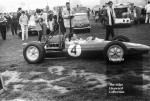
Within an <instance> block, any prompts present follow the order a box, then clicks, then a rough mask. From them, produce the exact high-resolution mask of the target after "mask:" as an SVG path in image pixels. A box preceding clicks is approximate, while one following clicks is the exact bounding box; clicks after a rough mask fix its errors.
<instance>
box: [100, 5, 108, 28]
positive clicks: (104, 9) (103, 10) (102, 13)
mask: <svg viewBox="0 0 150 101" xmlns="http://www.w3.org/2000/svg"><path fill="white" fill-rule="evenodd" d="M107 7H108V3H106V4H105V6H103V8H102V11H101V15H102V19H101V23H102V26H103V28H105V27H106V22H105V19H104V12H106V10H107Z"/></svg>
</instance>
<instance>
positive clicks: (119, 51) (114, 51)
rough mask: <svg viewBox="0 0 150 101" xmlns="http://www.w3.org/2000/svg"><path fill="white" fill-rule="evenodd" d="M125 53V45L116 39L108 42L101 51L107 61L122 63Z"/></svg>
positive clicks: (126, 51)
mask: <svg viewBox="0 0 150 101" xmlns="http://www.w3.org/2000/svg"><path fill="white" fill-rule="evenodd" d="M127 54H128V50H127V47H126V46H125V45H124V44H123V43H121V42H118V41H112V42H110V43H108V44H107V45H106V46H105V48H104V51H103V55H104V58H105V60H106V61H107V62H108V63H122V62H124V60H125V56H126V55H127Z"/></svg>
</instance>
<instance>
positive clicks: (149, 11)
mask: <svg viewBox="0 0 150 101" xmlns="http://www.w3.org/2000/svg"><path fill="white" fill-rule="evenodd" d="M145 9H146V19H145V23H147V22H148V20H149V23H150V1H148V4H147V5H146V6H145Z"/></svg>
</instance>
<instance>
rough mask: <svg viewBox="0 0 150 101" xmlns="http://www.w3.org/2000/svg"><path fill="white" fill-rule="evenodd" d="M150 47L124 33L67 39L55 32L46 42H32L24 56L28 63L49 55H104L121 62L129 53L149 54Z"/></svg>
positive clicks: (115, 61) (113, 61) (26, 46)
mask: <svg viewBox="0 0 150 101" xmlns="http://www.w3.org/2000/svg"><path fill="white" fill-rule="evenodd" d="M149 50H150V47H149V46H147V45H142V44H137V43H132V42H130V40H129V39H128V38H127V37H125V36H122V35H117V36H115V37H114V38H113V40H111V41H105V40H104V39H99V38H87V39H85V40H81V39H80V40H79V39H76V40H74V41H73V40H71V41H70V42H69V41H66V39H65V37H64V36H63V35H61V34H60V33H59V34H57V35H56V34H55V35H54V36H52V37H51V38H48V39H47V40H46V41H45V42H42V43H40V42H35V41H34V42H30V43H28V44H27V45H25V47H24V49H23V56H24V58H25V60H26V61H27V62H28V63H31V64H35V63H41V62H42V61H43V60H44V58H45V57H46V56H47V55H48V56H50V57H51V58H54V57H68V58H82V57H88V56H89V57H97V56H100V57H104V59H105V60H106V61H107V62H111V63H120V62H123V61H125V60H126V59H127V58H126V57H127V56H128V55H136V54H137V55H139V54H141V55H142V54H147V53H148V52H149Z"/></svg>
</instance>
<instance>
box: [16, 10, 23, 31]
mask: <svg viewBox="0 0 150 101" xmlns="http://www.w3.org/2000/svg"><path fill="white" fill-rule="evenodd" d="M21 11H22V8H18V10H17V20H18V29H19V31H20V32H21V26H20V25H19V18H20V16H21Z"/></svg>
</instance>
